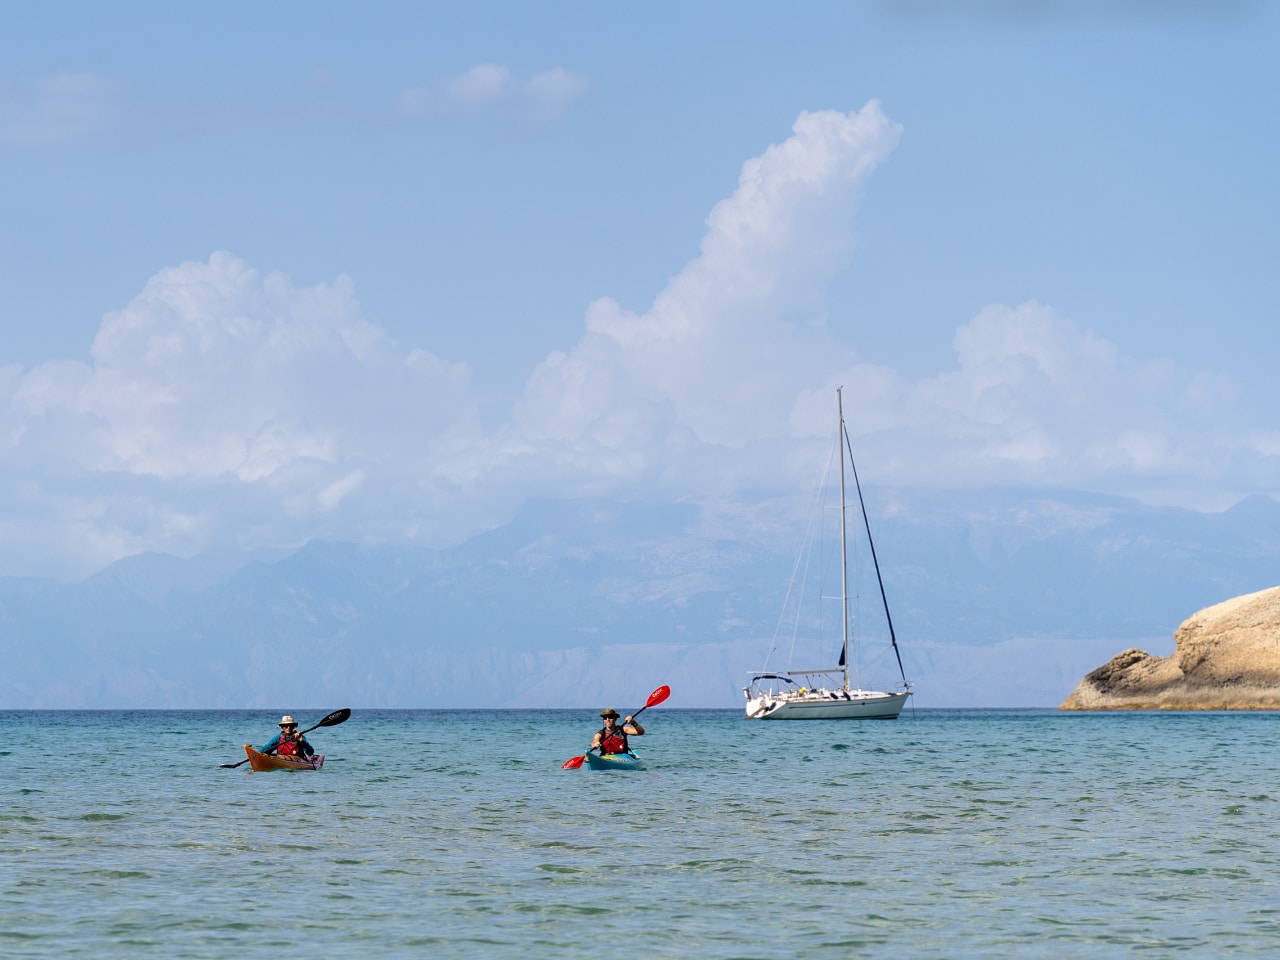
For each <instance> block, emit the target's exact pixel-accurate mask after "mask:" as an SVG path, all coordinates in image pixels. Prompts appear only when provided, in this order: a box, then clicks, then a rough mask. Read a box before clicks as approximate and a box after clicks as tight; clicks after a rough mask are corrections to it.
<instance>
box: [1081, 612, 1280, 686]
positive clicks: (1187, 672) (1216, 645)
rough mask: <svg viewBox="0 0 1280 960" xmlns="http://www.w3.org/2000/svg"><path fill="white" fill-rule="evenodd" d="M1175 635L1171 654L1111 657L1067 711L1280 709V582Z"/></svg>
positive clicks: (1195, 619)
mask: <svg viewBox="0 0 1280 960" xmlns="http://www.w3.org/2000/svg"><path fill="white" fill-rule="evenodd" d="M1173 639H1174V644H1175V650H1174V652H1173V655H1172V656H1169V657H1153V656H1152V655H1151V654H1149V653H1145V652H1143V651H1142V650H1138V649H1136V648H1133V649H1129V650H1126V651H1124V652H1123V653H1121V654H1118V655H1117V656H1115V657H1112V658H1111V660H1110V662H1108V663H1105V664H1103V665H1102V666H1100V667H1099V668H1098V669H1097V670H1094V671H1093V672H1091V673H1090V674H1088V675H1087V676H1086V677H1085V678H1084V679H1083V680H1081V681H1080V683H1079V685H1078V686H1077V687H1076V688H1075V690H1074V691H1072V693H1071V696H1069V697H1067V699H1066V700H1065V701H1063V704H1062V707H1061V709H1063V710H1280V587H1272V588H1271V589H1269V590H1261V591H1259V592H1258V593H1250V594H1247V595H1245V596H1243V597H1236V598H1234V599H1232V600H1226V601H1224V602H1223V603H1218V604H1215V605H1214V606H1212V607H1206V608H1205V609H1203V610H1201V611H1200V612H1199V613H1197V614H1194V615H1193V616H1191V617H1190V618H1188V619H1187V620H1186V621H1184V622H1183V624H1182V626H1180V627H1179V628H1178V630H1177V632H1176V633H1175V634H1174V635H1173Z"/></svg>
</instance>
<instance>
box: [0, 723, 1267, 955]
mask: <svg viewBox="0 0 1280 960" xmlns="http://www.w3.org/2000/svg"><path fill="white" fill-rule="evenodd" d="M640 702H643V697H641V700H640ZM638 705H639V704H638V703H637V704H635V705H631V706H630V707H629V706H628V705H626V704H618V707H619V709H634V708H635V707H636V706H638ZM336 706H342V705H341V704H334V705H331V706H327V707H325V708H324V709H321V710H315V711H302V710H300V709H298V708H296V707H292V706H290V705H284V706H283V707H281V708H279V709H276V710H275V711H274V712H273V711H267V710H263V711H257V712H252V713H248V712H208V713H201V712H93V713H74V712H53V713H31V712H21V713H0V791H2V799H0V957H23V958H28V957H30V958H45V957H48V958H54V957H57V958H67V957H94V958H114V957H121V958H123V957H129V958H137V957H165V958H170V957H172V958H179V957H181V958H186V957H217V958H237V960H242V958H250V960H251V958H259V957H261V958H272V960H279V958H286V957H308V958H318V957H325V958H343V957H351V958H399V957H435V956H439V957H525V958H529V957H556V958H578V957H582V958H593V960H594V958H598V957H600V956H602V955H606V954H607V955H617V956H619V957H635V958H638V960H652V958H665V957H687V956H696V957H713V958H721V957H723V958H730V957H744V958H765V957H794V956H804V957H814V958H825V957H832V958H834V957H842V958H843V957H871V956H877V957H881V956H890V955H891V956H894V957H896V958H901V957H919V958H968V957H991V958H1009V957H1045V958H1055V960H1060V958H1075V957H1100V958H1101V957H1128V956H1134V957H1249V956H1257V957H1275V956H1278V955H1280V803H1278V798H1280V783H1278V782H1277V780H1278V779H1280V772H1277V769H1276V763H1275V756H1276V749H1277V739H1278V734H1280V726H1278V724H1280V717H1277V716H1271V715H1266V714H1129V715H1114V714H1111V715H1093V714H1086V715H1077V714H1059V713H1057V712H1056V711H918V712H916V713H915V714H914V715H907V714H904V716H903V717H902V719H900V720H898V721H895V722H876V721H853V722H849V721H845V722H841V721H825V722H824V721H808V722H798V723H754V724H751V723H746V722H744V721H743V720H741V719H740V714H739V713H738V712H736V711H733V712H728V711H693V710H679V709H673V708H669V707H667V706H660V707H656V708H654V709H652V710H650V711H648V712H647V713H646V714H645V717H644V722H645V724H646V727H647V728H648V731H649V735H648V736H646V737H644V738H642V739H640V740H638V741H636V742H635V745H636V747H637V748H639V749H640V752H641V753H642V754H643V756H644V758H645V760H646V762H647V764H648V765H649V768H648V769H647V770H644V771H641V772H637V773H592V772H588V771H586V770H580V771H573V772H569V771H564V772H562V771H561V770H560V769H559V767H560V764H561V763H562V762H563V761H564V760H566V759H568V758H569V757H571V756H573V755H574V754H576V753H580V752H581V751H582V749H583V747H584V746H585V745H586V743H587V742H589V739H590V736H591V734H592V732H593V731H594V730H595V729H596V726H597V725H598V723H597V719H596V717H595V716H594V711H588V710H583V711H546V712H537V711H527V712H526V711H488V712H456V711H364V710H360V709H359V708H357V709H356V710H355V712H354V713H353V715H352V717H351V719H350V720H349V721H347V723H345V724H343V725H342V726H339V727H333V728H328V729H320V730H316V731H314V732H313V733H312V734H310V735H309V736H310V739H311V740H312V742H313V743H314V744H315V745H316V746H317V748H318V749H320V750H321V751H322V752H324V753H326V754H327V755H328V760H327V761H326V764H325V768H324V770H323V771H321V772H319V773H280V772H277V773H270V774H253V773H248V772H246V771H247V766H245V767H241V768H240V769H237V770H225V769H220V768H219V766H218V765H219V764H220V763H224V762H234V761H236V760H239V759H242V758H243V756H244V753H243V751H242V749H241V747H240V744H242V743H244V742H245V741H249V742H254V743H262V742H264V741H265V740H266V739H268V738H269V737H270V736H271V735H272V734H273V733H274V730H275V727H274V721H275V720H277V719H278V715H279V714H280V713H281V712H284V711H286V710H288V711H289V712H293V713H295V715H298V717H299V719H300V720H301V721H302V722H303V725H304V726H309V725H310V724H311V723H314V722H315V721H316V720H319V719H320V717H321V716H323V715H324V713H326V712H327V711H328V710H329V709H333V708H334V707H336Z"/></svg>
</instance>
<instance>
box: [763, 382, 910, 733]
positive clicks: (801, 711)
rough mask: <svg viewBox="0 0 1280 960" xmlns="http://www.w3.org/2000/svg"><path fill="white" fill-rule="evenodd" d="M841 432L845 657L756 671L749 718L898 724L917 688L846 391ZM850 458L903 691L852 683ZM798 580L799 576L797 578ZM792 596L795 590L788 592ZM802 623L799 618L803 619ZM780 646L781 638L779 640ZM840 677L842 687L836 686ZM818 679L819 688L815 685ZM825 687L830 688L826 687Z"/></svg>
mask: <svg viewBox="0 0 1280 960" xmlns="http://www.w3.org/2000/svg"><path fill="white" fill-rule="evenodd" d="M836 413H837V432H836V444H837V446H838V449H839V458H840V597H839V600H840V611H841V623H842V627H841V645H840V659H839V661H838V662H837V664H836V665H835V666H833V667H821V668H818V669H813V670H792V669H787V670H784V671H775V672H766V671H761V672H759V673H756V674H755V675H754V676H752V678H751V682H750V683H749V684H748V685H747V686H746V687H744V688H743V692H744V693H745V694H746V697H747V708H746V713H747V719H748V720H855V719H875V720H892V719H895V718H896V717H897V716H898V714H899V713H901V712H902V706H903V704H905V703H906V701H907V698H908V697H909V696H911V684H910V683H908V682H907V676H906V672H905V671H904V670H903V668H902V654H901V653H900V652H899V650H898V638H897V636H896V635H895V634H894V632H893V618H892V617H891V616H890V615H889V600H888V598H887V597H886V596H885V592H884V580H883V579H882V578H881V576H880V561H879V560H877V559H876V548H875V544H874V543H872V541H871V524H870V522H869V521H868V520H867V507H866V503H865V502H864V500H863V498H862V485H861V484H860V483H859V482H858V469H857V467H856V466H854V463H853V449H852V447H851V445H850V443H849V433H848V431H847V430H846V429H845V423H844V400H843V397H842V393H841V388H837V389H836ZM846 453H847V454H848V462H849V468H850V471H851V472H852V474H853V483H854V488H855V489H856V490H857V492H858V505H859V507H860V508H861V511H862V523H863V526H864V527H865V528H866V532H867V545H868V547H869V548H870V553H871V560H872V564H873V565H874V567H875V573H876V583H877V584H878V585H879V588H880V600H881V602H882V603H883V605H884V616H885V621H886V623H887V625H888V630H889V642H890V644H891V645H892V648H893V653H894V657H895V658H896V660H897V665H898V674H899V675H900V676H901V678H902V687H901V689H900V690H894V691H881V690H864V689H862V688H861V686H853V685H851V683H850V678H849V672H850V670H849V668H850V662H851V660H852V659H853V658H852V654H853V652H854V651H853V649H852V645H851V637H850V630H849V627H850V623H851V620H850V616H849V599H850V597H849V548H848V524H847V522H846V514H847V512H848V506H849V504H848V501H847V499H846V497H845V455H846ZM793 579H794V578H793ZM788 592H789V593H790V591H788ZM797 621H798V617H797ZM775 647H776V638H775ZM834 678H839V683H838V684H837V683H835V682H833V680H834ZM815 681H816V683H817V685H815ZM823 684H825V685H823Z"/></svg>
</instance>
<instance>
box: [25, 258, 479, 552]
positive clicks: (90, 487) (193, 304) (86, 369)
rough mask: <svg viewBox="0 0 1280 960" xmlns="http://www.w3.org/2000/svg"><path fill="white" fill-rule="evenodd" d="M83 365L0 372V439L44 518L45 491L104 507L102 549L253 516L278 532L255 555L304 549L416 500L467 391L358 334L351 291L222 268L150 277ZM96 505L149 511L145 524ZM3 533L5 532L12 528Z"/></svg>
mask: <svg viewBox="0 0 1280 960" xmlns="http://www.w3.org/2000/svg"><path fill="white" fill-rule="evenodd" d="M90 356H91V361H90V362H88V363H81V362H75V361H65V360H60V361H54V362H50V363H46V364H42V365H40V366H38V367H35V368H34V369H32V370H30V371H27V372H25V373H23V372H21V371H17V370H15V369H14V368H9V369H7V370H6V371H4V375H3V376H0V390H3V391H4V392H3V394H0V398H3V399H5V400H7V403H5V404H4V407H3V410H4V421H3V423H4V430H3V433H0V442H2V443H3V444H4V446H5V448H6V449H5V455H6V460H7V461H8V464H9V466H10V470H11V475H10V480H11V482H12V483H14V484H15V486H16V487H24V486H25V488H26V489H28V490H29V491H30V490H37V491H38V496H36V497H35V499H36V500H37V501H39V503H41V504H44V505H46V506H48V507H49V508H50V509H51V510H52V509H54V508H55V504H54V501H53V499H51V498H50V497H49V496H48V491H49V488H51V487H59V488H61V489H62V490H63V491H64V496H67V497H71V498H73V499H76V498H79V499H78V502H79V503H81V504H83V503H85V502H87V501H92V502H96V503H98V504H99V514H100V515H101V517H102V524H103V526H104V527H109V526H111V524H112V523H115V524H118V525H119V526H120V531H119V533H118V535H117V536H116V537H106V538H104V541H103V542H104V543H105V544H106V545H107V548H108V549H110V548H111V547H112V546H120V545H122V544H125V543H128V542H131V541H134V540H135V539H136V541H137V543H138V544H139V545H140V546H139V548H141V544H142V543H146V542H148V538H154V540H153V541H151V545H152V546H154V547H157V548H164V547H165V545H166V544H167V548H168V549H176V548H178V547H179V545H181V546H185V547H199V546H205V545H207V544H206V543H205V542H203V540H202V537H203V536H205V535H207V534H208V533H209V532H210V530H211V529H212V528H214V527H216V526H217V523H216V522H215V521H214V519H213V515H214V514H216V513H218V512H219V510H220V508H223V507H225V508H226V509H227V512H229V513H231V512H234V511H235V510H236V509H241V508H245V507H247V506H249V505H250V504H253V505H256V507H257V508H259V509H261V508H262V507H263V506H264V505H265V508H266V512H265V514H264V515H265V516H267V517H275V518H278V519H279V521H280V522H279V523H278V525H277V527H276V529H274V530H272V531H268V532H266V535H265V538H264V541H269V540H270V539H271V538H272V537H277V538H278V537H279V536H280V535H281V534H284V535H285V536H286V537H289V536H292V537H302V538H305V536H307V535H308V534H307V533H306V526H307V523H308V521H309V520H311V519H312V518H313V515H317V514H333V513H338V512H340V511H341V509H342V507H343V505H344V504H346V503H347V502H348V501H350V500H352V499H355V498H357V497H358V494H359V492H360V491H361V490H362V489H365V488H366V487H368V488H370V489H372V491H373V494H372V495H373V496H375V497H377V496H380V495H383V494H385V492H386V489H387V487H389V486H394V485H401V486H404V487H406V488H411V487H412V486H413V477H414V476H415V474H416V473H418V472H423V473H425V461H426V459H427V457H428V453H429V438H430V437H431V436H432V435H433V434H434V433H436V432H438V431H440V430H441V429H442V427H443V425H444V424H445V423H447V422H449V421H450V420H452V419H453V418H455V417H456V416H458V414H459V411H460V409H462V408H463V407H465V404H466V393H467V389H468V386H469V380H470V372H469V370H468V369H467V368H466V367H465V366H464V365H461V364H455V363H448V362H446V361H443V360H440V359H439V358H437V357H435V356H434V355H432V354H430V353H428V352H427V351H424V350H421V349H413V350H404V349H402V348H400V347H399V346H398V345H397V344H395V343H393V342H392V341H391V340H390V339H389V338H388V337H387V336H386V334H385V333H384V332H383V331H382V330H381V329H379V328H378V327H376V326H374V325H372V324H370V323H368V322H367V321H366V320H364V319H363V318H362V317H361V314H360V309H359V304H358V303H357V301H356V299H355V297H354V293H353V290H352V285H351V282H350V281H349V280H348V279H347V278H345V277H343V278H339V279H338V280H337V281H335V282H333V283H329V284H320V285H318V286H315V287H312V288H304V289H300V288H297V287H295V286H294V285H292V284H291V282H290V281H289V279H288V278H287V277H285V276H282V275H280V274H268V275H266V276H263V275H262V274H260V273H259V272H258V271H256V270H254V269H252V268H251V267H250V266H249V265H248V264H247V263H245V262H244V261H242V260H239V259H237V258H236V257H234V256H231V255H230V254H226V253H218V254H214V255H213V256H212V257H211V258H210V260H209V261H208V262H207V263H184V264H181V265H180V266H177V267H173V268H170V269H166V270H162V271H161V272H160V273H158V274H156V275H155V276H154V277H152V278H151V280H150V281H148V283H147V284H146V286H145V287H144V288H143V290H142V292H141V293H139V294H138V296H137V297H135V298H134V299H133V300H132V301H131V302H130V303H129V304H128V305H127V306H126V307H124V308H123V309H122V310H119V311H116V312H113V313H110V314H107V316H106V317H105V318H104V319H103V322H102V325H101V327H100V329H99V331H98V335H97V337H96V339H95V340H94V343H93V346H92V349H91V351H90ZM34 478H39V480H38V485H37V484H36V480H35V479H34ZM108 490H114V491H116V493H115V495H114V496H116V497H120V498H122V500H124V501H128V500H130V499H131V498H143V497H144V496H145V498H146V500H147V501H148V502H149V503H150V504H152V505H153V507H154V508H155V511H156V512H149V513H148V514H147V516H146V517H145V518H143V522H141V523H140V521H139V517H137V516H125V514H127V513H129V511H127V510H125V511H122V510H121V508H120V501H117V500H113V499H112V497H109V496H107V495H106V494H105V493H104V491H108ZM88 491H93V492H92V493H91V494H90V493H89V492H88ZM143 491H145V494H144V493H143ZM211 492H216V493H212V495H211ZM401 496H406V497H409V498H412V496H413V494H412V492H407V493H402V494H401ZM64 506H65V504H64ZM91 512H92V511H91ZM108 517H110V519H108ZM291 517H292V518H295V519H296V521H297V522H296V523H292V522H290V520H289V518H291ZM368 521H369V517H368V516H367V515H361V520H360V521H359V522H368ZM8 522H9V532H10V533H11V534H12V532H13V526H12V525H13V524H14V523H17V524H21V523H22V518H10V519H9V521H8ZM335 522H338V523H339V524H341V522H342V521H341V518H338V520H336V521H335ZM383 524H384V532H385V528H386V526H390V525H392V524H393V521H392V520H391V519H390V518H384V520H383ZM340 529H344V530H346V532H347V534H348V535H351V534H353V533H355V530H354V528H351V527H341V528H340ZM287 531H288V532H287ZM179 552H181V550H179Z"/></svg>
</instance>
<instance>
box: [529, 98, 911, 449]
mask: <svg viewBox="0 0 1280 960" xmlns="http://www.w3.org/2000/svg"><path fill="white" fill-rule="evenodd" d="M900 133H901V130H900V128H899V127H898V126H897V125H896V124H894V123H892V122H891V121H889V120H888V118H886V117H885V116H884V114H883V112H882V111H881V109H880V106H879V104H877V103H871V104H869V105H868V106H866V107H865V108H864V109H862V110H861V111H857V112H854V113H849V114H845V113H840V112H837V111H823V112H819V113H803V114H801V115H800V117H799V118H798V119H797V120H796V123H795V125H794V128H793V130H792V136H791V137H790V138H789V139H787V140H786V141H784V142H782V143H780V144H776V145H774V146H771V147H769V148H768V149H767V150H766V151H765V152H764V153H763V154H762V155H761V156H759V157H756V158H753V159H751V160H749V161H748V162H747V163H745V164H744V165H743V168H742V172H741V175H740V177H739V180H738V187H737V190H736V191H735V192H734V193H733V195H732V196H731V197H729V198H728V199H726V200H724V201H722V202H721V203H719V204H717V205H716V207H715V208H714V209H713V210H712V211H711V214H710V216H709V217H708V219H707V233H706V235H705V236H704V238H703V241H702V247H701V251H700V254H699V256H698V257H697V258H696V259H694V260H693V261H692V262H690V263H689V264H688V265H687V266H686V267H685V268H684V269H683V270H682V271H681V272H680V273H679V274H678V275H677V276H676V277H675V278H674V279H673V280H672V281H671V282H670V283H669V284H668V286H667V287H666V288H665V289H664V290H663V291H662V292H661V293H660V294H659V295H658V296H657V297H656V298H655V300H654V302H653V304H652V305H651V306H650V308H649V309H648V310H647V311H645V312H644V313H635V312H633V311H630V310H627V309H625V308H623V307H622V306H621V305H619V304H618V303H616V302H615V301H613V300H611V299H603V300H599V301H597V302H595V303H593V304H591V306H590V307H589V309H588V310H587V315H586V332H585V335H584V336H583V338H582V340H581V341H580V342H579V343H578V344H577V346H576V347H575V348H573V349H572V350H570V351H568V352H557V353H554V354H552V355H550V356H549V357H548V358H547V359H546V360H545V361H544V362H543V363H542V364H541V365H540V366H539V367H538V369H537V370H535V371H534V373H533V376H532V377H531V378H530V380H529V383H528V385H527V386H526V389H525V393H524V396H523V398H522V402H521V404H520V406H519V407H518V409H517V410H516V412H515V415H514V419H513V426H514V430H515V431H516V433H517V436H518V437H519V439H520V440H522V441H524V442H528V443H532V444H541V445H546V444H551V445H555V446H557V447H559V448H560V449H561V453H562V455H568V454H566V451H567V450H570V449H572V450H573V453H572V454H571V455H572V456H574V457H577V458H579V459H580V460H581V462H582V464H583V465H584V466H585V465H586V464H590V463H605V464H610V465H612V466H613V468H614V469H617V470H620V471H625V472H629V473H632V474H634V473H635V471H636V470H637V469H638V468H639V467H641V466H642V464H641V463H639V462H638V461H640V460H647V461H650V462H651V463H653V464H654V465H655V466H656V467H657V468H658V469H661V464H663V463H666V462H669V461H670V457H671V453H672V451H673V450H674V449H685V450H687V449H689V448H691V447H705V446H708V445H709V446H712V447H723V448H727V449H741V448H743V447H744V446H746V445H747V444H749V443H750V442H752V441H753V440H759V439H767V440H773V441H776V440H779V439H781V438H783V437H784V436H785V435H786V432H787V431H786V427H787V417H788V413H789V409H790V406H791V403H792V402H793V400H794V398H795V396H796V393H797V391H798V390H799V389H802V388H803V386H804V385H805V384H806V382H809V383H811V382H812V379H813V377H814V376H815V374H816V372H817V371H820V370H822V369H823V368H824V367H825V368H827V369H830V365H831V362H832V360H833V359H834V358H836V357H838V356H840V354H841V353H845V354H846V355H847V356H848V355H851V351H850V347H849V345H847V344H845V345H841V344H839V343H837V342H835V341H834V340H833V339H832V337H831V335H830V333H829V332H828V331H826V330H824V329H823V328H822V326H821V324H820V323H818V322H815V316H816V314H815V313H813V312H812V311H813V310H814V308H815V305H816V301H815V296H814V294H815V291H818V290H820V289H821V288H822V286H823V285H824V284H825V283H826V282H827V281H829V280H830V279H831V277H832V275H833V274H834V273H835V272H837V271H838V270H839V268H840V267H841V266H842V265H843V264H844V263H845V262H846V258H847V256H848V254H849V250H850V247H851V240H852V236H851V232H850V229H849V224H850V221H851V216H852V210H853V206H854V203H855V201H856V199H857V197H858V194H859V191H860V189H861V188H862V186H863V185H864V183H865V181H866V178H867V177H868V175H869V174H870V172H871V171H872V170H873V169H874V168H875V167H876V166H877V165H878V164H879V163H881V162H882V161H883V160H884V159H885V158H886V157H887V156H888V154H889V152H890V151H891V150H892V149H893V147H894V146H895V144H896V143H897V141H898V138H899V136H900ZM797 317H799V318H802V319H800V320H797V319H796V318H797Z"/></svg>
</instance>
